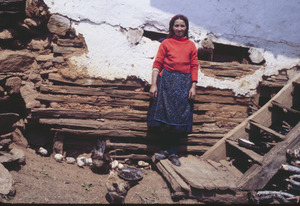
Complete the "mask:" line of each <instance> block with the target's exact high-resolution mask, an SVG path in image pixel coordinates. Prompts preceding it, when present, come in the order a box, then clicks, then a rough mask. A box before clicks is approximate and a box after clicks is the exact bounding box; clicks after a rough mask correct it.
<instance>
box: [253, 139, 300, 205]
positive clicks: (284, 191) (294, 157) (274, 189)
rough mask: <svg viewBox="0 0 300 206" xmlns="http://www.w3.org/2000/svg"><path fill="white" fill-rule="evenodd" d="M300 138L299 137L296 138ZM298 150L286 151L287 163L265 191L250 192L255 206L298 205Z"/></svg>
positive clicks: (299, 160)
mask: <svg viewBox="0 0 300 206" xmlns="http://www.w3.org/2000/svg"><path fill="white" fill-rule="evenodd" d="M298 138H300V137H298ZM299 151H300V148H298V149H293V150H290V149H288V150H287V152H286V153H287V162H286V163H285V164H282V166H281V168H280V171H279V172H278V174H277V175H276V176H274V178H273V179H272V180H271V181H270V182H269V184H268V185H267V186H266V190H260V191H257V192H252V194H251V201H252V202H253V203H255V204H296V203H297V204H299V202H300V153H299Z"/></svg>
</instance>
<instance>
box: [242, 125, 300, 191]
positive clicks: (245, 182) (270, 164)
mask: <svg viewBox="0 0 300 206" xmlns="http://www.w3.org/2000/svg"><path fill="white" fill-rule="evenodd" d="M299 147H300V122H299V123H298V124H297V125H296V126H295V127H294V128H293V129H292V130H291V131H290V132H289V133H288V134H287V137H286V140H284V141H282V142H279V143H278V144H277V145H276V146H274V147H273V148H272V149H271V150H270V151H269V152H268V153H267V154H266V155H265V156H264V159H263V162H262V165H261V166H258V165H254V166H252V167H255V169H252V167H251V168H250V169H249V170H248V171H249V172H248V171H247V172H246V173H245V174H244V175H243V177H242V178H241V179H240V181H239V185H238V187H239V188H240V189H242V190H260V189H263V188H264V186H265V185H266V184H267V183H268V182H269V180H270V179H271V178H272V177H273V176H274V175H275V174H276V173H277V172H278V170H279V169H280V166H281V165H282V164H283V163H285V162H286V151H287V149H291V150H293V149H296V148H299Z"/></svg>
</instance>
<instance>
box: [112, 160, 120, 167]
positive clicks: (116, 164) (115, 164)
mask: <svg viewBox="0 0 300 206" xmlns="http://www.w3.org/2000/svg"><path fill="white" fill-rule="evenodd" d="M118 164H119V162H118V160H114V161H112V163H111V168H112V169H115V168H116V167H118Z"/></svg>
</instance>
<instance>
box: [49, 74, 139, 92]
mask: <svg viewBox="0 0 300 206" xmlns="http://www.w3.org/2000/svg"><path fill="white" fill-rule="evenodd" d="M48 79H49V80H50V81H55V82H61V83H66V84H70V85H80V86H100V87H101V86H120V87H122V86H123V87H124V86H127V87H138V88H141V87H144V83H143V82H142V81H134V80H124V81H122V82H121V81H120V82H117V81H104V80H101V79H87V78H84V79H77V80H75V81H72V80H68V79H65V78H63V77H62V76H61V75H59V74H53V73H51V74H49V77H48Z"/></svg>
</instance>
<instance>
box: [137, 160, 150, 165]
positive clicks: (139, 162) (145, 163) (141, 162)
mask: <svg viewBox="0 0 300 206" xmlns="http://www.w3.org/2000/svg"><path fill="white" fill-rule="evenodd" d="M138 165H139V166H140V167H147V166H149V163H148V162H144V161H142V160H140V161H138Z"/></svg>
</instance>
